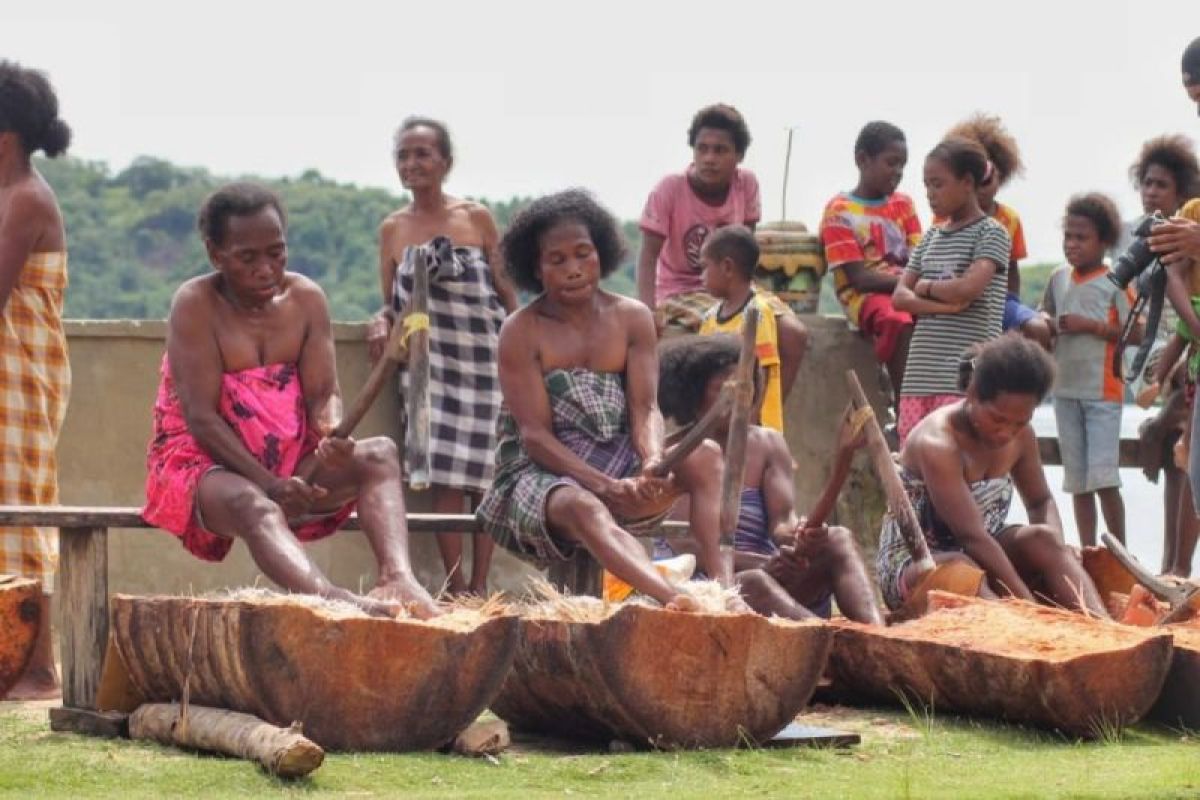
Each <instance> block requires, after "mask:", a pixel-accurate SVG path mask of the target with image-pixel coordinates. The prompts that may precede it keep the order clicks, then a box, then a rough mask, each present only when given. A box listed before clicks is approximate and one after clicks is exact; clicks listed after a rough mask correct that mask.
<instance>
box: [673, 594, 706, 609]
mask: <svg viewBox="0 0 1200 800" xmlns="http://www.w3.org/2000/svg"><path fill="white" fill-rule="evenodd" d="M666 609H667V610H668V611H685V612H687V613H689V614H699V613H700V612H701V611H703V610H704V609H702V608H701V607H700V601H699V600H697V599H696V598H694V597H692V596H691V595H690V594H687V593H686V592H680V593H679V594H677V595H675V596H674V597H672V598H671V600H670V602H668V603H667V605H666Z"/></svg>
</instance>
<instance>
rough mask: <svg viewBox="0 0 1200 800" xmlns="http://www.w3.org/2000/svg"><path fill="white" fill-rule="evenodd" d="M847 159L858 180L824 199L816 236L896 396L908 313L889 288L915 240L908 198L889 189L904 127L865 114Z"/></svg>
mask: <svg viewBox="0 0 1200 800" xmlns="http://www.w3.org/2000/svg"><path fill="white" fill-rule="evenodd" d="M854 163H855V164H856V165H857V166H858V184H857V185H856V186H855V187H854V189H853V190H852V191H849V192H840V193H838V195H837V196H836V197H834V198H833V199H832V200H830V201H829V202H828V203H827V204H826V205H825V212H824V214H823V215H822V217H821V243H822V244H823V245H824V248H825V261H826V263H828V265H829V269H830V271H831V272H832V273H833V281H834V286H835V287H836V289H837V296H838V300H839V301H841V303H842V308H844V309H845V311H846V318H847V319H848V320H850V322H851V323H852V324H853V325H855V326H857V327H858V330H859V331H860V332H861V333H862V335H863V336H867V337H869V338H870V339H871V341H872V343H873V345H874V348H875V358H876V359H877V360H878V361H879V363H880V364H884V365H885V366H886V367H887V371H888V378H889V379H890V380H891V383H892V396H893V397H894V398H895V399H896V402H897V403H898V402H899V399H900V387H901V386H902V385H903V383H904V365H905V363H906V362H907V360H908V343H909V339H910V338H911V337H912V331H913V318H912V315H911V314H909V313H908V312H907V311H900V310H899V309H897V308H896V307H895V306H893V305H892V292H893V291H895V289H896V283H897V281H899V279H900V273H901V271H902V270H903V269H904V266H905V264H907V263H908V256H909V253H910V252H911V251H912V249H913V248H914V247H916V245H917V243H918V242H920V241H921V222H920V220H918V219H917V211H916V209H915V208H914V207H913V202H912V200H911V199H910V198H909V196H908V195H906V194H903V193H901V192H898V191H896V187H897V186H899V185H900V179H901V178H902V177H903V176H904V166H905V164H907V163H908V145H907V143H906V142H905V140H904V131H902V130H900V129H899V128H897V127H896V126H895V125H892V124H891V123H890V122H882V121H876V122H868V123H867V124H866V125H865V126H863V129H862V130H861V131H860V132H859V134H858V139H856V140H855V142H854Z"/></svg>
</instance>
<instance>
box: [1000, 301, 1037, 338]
mask: <svg viewBox="0 0 1200 800" xmlns="http://www.w3.org/2000/svg"><path fill="white" fill-rule="evenodd" d="M1036 316H1037V312H1036V311H1034V310H1033V309H1032V308H1030V307H1029V306H1027V305H1025V304H1024V303H1022V302H1021V298H1019V297H1017V296H1016V295H1015V294H1013V293H1012V292H1009V293H1008V294H1007V295H1006V296H1005V297H1004V319H1003V320H1002V321H1001V323H1000V324H1001V326H1002V327H1003V328H1004V330H1006V331H1011V330H1012V329H1013V328H1020V327H1021V326H1022V325H1024V324H1025V323H1026V322H1029V320H1031V319H1033V318H1034V317H1036Z"/></svg>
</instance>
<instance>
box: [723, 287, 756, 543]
mask: <svg viewBox="0 0 1200 800" xmlns="http://www.w3.org/2000/svg"><path fill="white" fill-rule="evenodd" d="M757 337H758V306H757V305H754V304H753V303H751V304H750V307H749V308H747V309H746V312H745V321H744V322H743V323H742V349H741V353H740V355H739V356H738V363H737V367H736V368H735V369H734V372H733V384H734V395H733V412H732V414H731V415H730V419H729V434H728V436H727V438H726V440H725V471H724V473H723V474H722V476H721V537H722V539H724V538H727V537H732V536H733V532H734V531H735V530H736V529H737V521H738V514H740V513H741V510H742V484H743V482H744V481H745V478H746V437H747V435H748V433H749V429H750V412H751V411H753V410H754V370H755V368H756V360H755V354H754V344H755V342H756V340H757Z"/></svg>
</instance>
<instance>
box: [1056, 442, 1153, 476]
mask: <svg viewBox="0 0 1200 800" xmlns="http://www.w3.org/2000/svg"><path fill="white" fill-rule="evenodd" d="M1140 444H1141V443H1140V442H1139V441H1138V440H1137V439H1122V440H1121V444H1120V448H1119V451H1118V460H1117V465H1118V466H1120V467H1122V468H1125V469H1135V468H1140V467H1141V466H1142V462H1141V461H1140V460H1139V454H1138V451H1139V447H1140ZM1038 451H1039V452H1040V453H1041V456H1042V464H1044V465H1046V466H1048V467H1061V466H1062V451H1061V450H1060V449H1059V446H1058V438H1057V437H1054V436H1039V437H1038Z"/></svg>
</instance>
